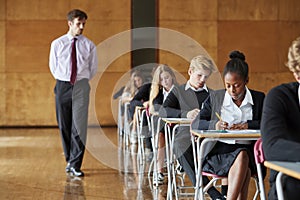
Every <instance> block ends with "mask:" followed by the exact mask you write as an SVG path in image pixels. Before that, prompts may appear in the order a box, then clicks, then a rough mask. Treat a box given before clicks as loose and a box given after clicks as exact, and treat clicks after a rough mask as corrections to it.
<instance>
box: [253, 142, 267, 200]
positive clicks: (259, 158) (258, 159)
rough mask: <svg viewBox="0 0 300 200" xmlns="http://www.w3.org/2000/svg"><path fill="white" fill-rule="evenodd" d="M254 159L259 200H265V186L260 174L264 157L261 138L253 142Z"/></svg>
mask: <svg viewBox="0 0 300 200" xmlns="http://www.w3.org/2000/svg"><path fill="white" fill-rule="evenodd" d="M254 158H255V164H256V169H257V175H258V186H259V191H260V199H261V200H265V199H266V193H265V185H264V179H263V173H262V167H263V163H264V161H265V156H264V151H263V147H262V139H261V138H260V139H258V140H257V141H256V142H255V145H254Z"/></svg>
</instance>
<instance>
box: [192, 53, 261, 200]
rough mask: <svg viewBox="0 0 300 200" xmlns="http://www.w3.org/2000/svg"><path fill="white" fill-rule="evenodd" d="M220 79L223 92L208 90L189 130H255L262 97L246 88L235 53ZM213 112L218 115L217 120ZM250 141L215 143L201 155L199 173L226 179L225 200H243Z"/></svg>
mask: <svg viewBox="0 0 300 200" xmlns="http://www.w3.org/2000/svg"><path fill="white" fill-rule="evenodd" d="M229 57H230V60H229V61H228V62H227V64H226V66H225V68H224V71H223V79H224V84H225V90H217V91H212V92H211V93H210V96H209V98H208V99H207V100H206V101H205V103H204V107H203V108H202V109H201V111H200V113H199V115H198V116H197V118H196V120H195V121H194V122H193V124H192V128H197V129H200V130H206V129H213V130H225V129H259V128H260V120H261V115H262V107H263V101H264V97H265V95H264V94H263V93H262V92H258V91H254V90H251V89H248V88H247V86H246V85H247V83H248V81H249V77H248V64H247V63H246V62H245V56H244V54H243V53H241V52H239V51H233V52H231V53H230V56H229ZM215 113H218V114H219V115H220V116H221V119H222V120H220V119H218V116H216V114H215ZM255 169H256V168H255V163H254V155H253V142H249V141H248V142H247V141H232V142H226V143H225V142H222V141H218V142H216V143H215V144H214V146H213V147H212V150H211V151H210V152H209V153H208V154H207V155H206V156H205V158H204V161H203V171H206V172H211V173H214V174H217V175H219V176H227V177H228V193H227V199H247V194H248V186H249V182H250V177H251V174H253V173H254V172H255Z"/></svg>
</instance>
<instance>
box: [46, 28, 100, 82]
mask: <svg viewBox="0 0 300 200" xmlns="http://www.w3.org/2000/svg"><path fill="white" fill-rule="evenodd" d="M76 38H77V41H76V56H77V77H76V80H81V79H83V78H87V79H89V80H90V79H91V78H92V77H93V76H94V75H95V74H96V73H97V69H98V59H97V50H96V46H95V44H94V43H93V42H92V41H90V40H89V39H88V38H86V37H84V36H83V35H80V36H78V37H76ZM72 42H73V37H72V36H71V35H70V34H65V35H63V36H61V37H59V38H57V39H55V40H54V41H53V42H52V43H51V48H50V56H49V67H50V71H51V73H52V75H53V76H54V78H55V79H58V80H61V81H70V77H71V51H72V46H71V45H72Z"/></svg>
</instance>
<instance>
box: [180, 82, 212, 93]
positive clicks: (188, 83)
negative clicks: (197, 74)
mask: <svg viewBox="0 0 300 200" xmlns="http://www.w3.org/2000/svg"><path fill="white" fill-rule="evenodd" d="M189 88H191V90H193V91H195V92H200V91H202V90H206V92H208V89H207V86H206V84H204V86H203V87H202V88H198V89H196V88H194V87H193V86H191V84H190V80H188V81H187V82H186V84H185V88H184V89H185V90H188V89H189Z"/></svg>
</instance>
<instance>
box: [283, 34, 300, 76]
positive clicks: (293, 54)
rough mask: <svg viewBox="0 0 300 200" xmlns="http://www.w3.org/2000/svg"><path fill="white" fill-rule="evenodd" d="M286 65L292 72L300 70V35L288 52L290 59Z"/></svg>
mask: <svg viewBox="0 0 300 200" xmlns="http://www.w3.org/2000/svg"><path fill="white" fill-rule="evenodd" d="M285 65H286V66H287V67H288V68H289V70H290V71H291V72H297V71H300V37H298V38H297V39H295V40H294V41H293V42H292V45H291V46H290V48H289V52H288V61H287V62H286V63H285Z"/></svg>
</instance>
